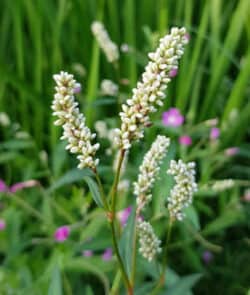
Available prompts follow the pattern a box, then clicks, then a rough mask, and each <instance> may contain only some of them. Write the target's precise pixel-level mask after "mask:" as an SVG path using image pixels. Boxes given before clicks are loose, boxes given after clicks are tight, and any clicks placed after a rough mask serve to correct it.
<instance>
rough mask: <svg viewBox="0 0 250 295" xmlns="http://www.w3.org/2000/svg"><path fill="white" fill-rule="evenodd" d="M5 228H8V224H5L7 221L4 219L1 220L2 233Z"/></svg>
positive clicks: (0, 228)
mask: <svg viewBox="0 0 250 295" xmlns="http://www.w3.org/2000/svg"><path fill="white" fill-rule="evenodd" d="M5 227H6V223H5V221H4V220H3V219H0V231H1V230H4V229H5Z"/></svg>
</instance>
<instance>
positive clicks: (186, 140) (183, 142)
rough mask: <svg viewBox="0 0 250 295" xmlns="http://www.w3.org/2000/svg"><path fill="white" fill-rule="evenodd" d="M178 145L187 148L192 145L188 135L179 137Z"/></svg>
mask: <svg viewBox="0 0 250 295" xmlns="http://www.w3.org/2000/svg"><path fill="white" fill-rule="evenodd" d="M179 143H180V144H181V145H186V146H189V145H191V144H192V138H191V137H190V136H188V135H182V136H180V137H179Z"/></svg>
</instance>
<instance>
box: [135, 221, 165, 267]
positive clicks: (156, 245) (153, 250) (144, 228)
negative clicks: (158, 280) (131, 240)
mask: <svg viewBox="0 0 250 295" xmlns="http://www.w3.org/2000/svg"><path fill="white" fill-rule="evenodd" d="M137 231H138V235H139V244H140V248H139V252H140V253H141V254H142V256H143V257H144V258H146V259H147V260H148V261H149V262H150V261H152V260H153V259H154V257H155V256H156V255H157V254H158V253H160V252H161V247H160V244H161V241H160V240H159V239H158V238H157V236H156V235H155V233H154V230H153V228H152V226H151V224H150V223H149V222H147V221H138V222H137Z"/></svg>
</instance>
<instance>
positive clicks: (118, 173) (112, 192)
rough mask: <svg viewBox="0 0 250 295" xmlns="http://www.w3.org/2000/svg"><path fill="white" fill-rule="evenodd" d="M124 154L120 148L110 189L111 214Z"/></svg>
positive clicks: (114, 205) (113, 210) (114, 204)
mask: <svg viewBox="0 0 250 295" xmlns="http://www.w3.org/2000/svg"><path fill="white" fill-rule="evenodd" d="M124 155H125V150H121V152H120V156H119V159H118V167H117V172H116V175H115V180H114V183H113V186H112V190H111V213H112V215H114V213H115V211H116V194H117V186H118V183H119V179H120V173H121V167H122V162H123V160H124ZM113 217H115V216H113ZM112 219H113V218H112Z"/></svg>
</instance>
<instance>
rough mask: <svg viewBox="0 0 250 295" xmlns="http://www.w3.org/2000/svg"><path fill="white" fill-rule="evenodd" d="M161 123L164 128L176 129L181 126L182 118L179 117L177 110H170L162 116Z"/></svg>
mask: <svg viewBox="0 0 250 295" xmlns="http://www.w3.org/2000/svg"><path fill="white" fill-rule="evenodd" d="M162 122H163V125H165V126H172V127H178V126H180V125H182V124H183V122H184V116H182V115H181V113H180V111H179V110H178V109H177V108H170V109H169V110H168V111H167V112H164V113H163V114H162Z"/></svg>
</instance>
